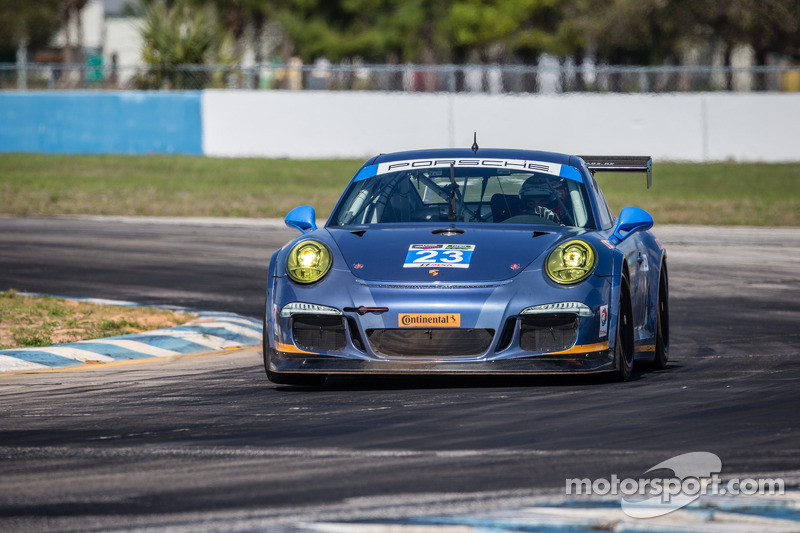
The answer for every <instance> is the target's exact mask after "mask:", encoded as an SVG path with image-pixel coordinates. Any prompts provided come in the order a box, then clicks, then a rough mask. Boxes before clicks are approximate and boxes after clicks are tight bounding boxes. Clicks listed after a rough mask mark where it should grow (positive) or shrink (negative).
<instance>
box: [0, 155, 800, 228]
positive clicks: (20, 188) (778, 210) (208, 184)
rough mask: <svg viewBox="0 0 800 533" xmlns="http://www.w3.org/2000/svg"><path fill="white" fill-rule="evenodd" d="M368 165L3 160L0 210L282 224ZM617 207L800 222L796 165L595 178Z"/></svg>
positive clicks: (706, 219) (682, 219)
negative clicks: (280, 220)
mask: <svg viewBox="0 0 800 533" xmlns="http://www.w3.org/2000/svg"><path fill="white" fill-rule="evenodd" d="M362 163H363V161H362V160H347V159H339V160H314V161H307V160H303V161H300V160H289V159H218V158H210V157H191V156H116V155H115V156H110V155H102V156H88V155H87V156H83V155H38V154H37V155H34V154H0V213H2V214H9V215H75V214H86V215H134V216H135V215H146V216H210V217H253V218H283V217H284V216H285V215H286V213H287V212H288V211H289V210H290V209H292V208H293V207H296V206H298V205H303V204H310V205H313V206H314V207H315V208H316V210H317V215H318V218H319V219H323V218H326V217H327V215H328V214H330V212H331V210H332V209H333V206H334V204H335V202H336V200H337V199H338V198H339V195H340V194H341V192H342V190H343V189H344V187H345V186H346V185H347V183H348V182H349V180H350V179H351V177H352V176H353V174H355V172H356V170H357V169H358V168H359V166H360V165H361V164H362ZM597 178H598V181H599V182H600V186H601V187H602V188H603V191H604V192H605V194H606V197H607V199H608V201H609V203H610V204H611V206H612V207H613V209H614V210H615V212H617V213H618V212H619V211H620V209H621V208H622V207H624V206H626V205H636V206H638V207H641V208H643V209H646V210H647V211H649V212H650V213H651V214H652V215H653V217H654V218H655V220H656V222H657V223H658V224H708V225H748V226H798V225H800V164H796V163H786V164H766V163H765V164H756V163H743V164H737V163H706V164H691V163H662V162H659V161H656V162H655V163H654V167H653V187H652V188H651V189H649V190H648V189H647V188H646V187H645V179H644V177H643V176H641V175H638V174H602V173H601V174H598V176H597Z"/></svg>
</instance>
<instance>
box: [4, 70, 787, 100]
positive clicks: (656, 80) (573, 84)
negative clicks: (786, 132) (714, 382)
mask: <svg viewBox="0 0 800 533" xmlns="http://www.w3.org/2000/svg"><path fill="white" fill-rule="evenodd" d="M211 88H215V89H246V90H258V89H286V90H329V91H392V92H444V93H485V94H525V93H538V94H560V93H574V92H580V93H667V92H704V91H785V92H797V91H800V66H791V65H787V66H768V67H748V68H738V67H712V66H660V67H619V66H602V65H601V66H571V65H568V64H567V65H564V64H558V63H556V64H554V65H539V66H536V67H529V66H520V65H435V66H430V65H348V64H345V65H324V66H320V65H316V66H309V65H301V64H296V65H292V64H290V65H275V64H270V65H255V66H250V67H241V66H225V65H182V66H166V65H165V66H160V67H145V66H135V67H133V66H102V65H100V66H93V65H66V64H61V63H48V64H43V63H23V64H20V63H5V64H0V90H65V89H99V90H120V89H140V90H202V89H211Z"/></svg>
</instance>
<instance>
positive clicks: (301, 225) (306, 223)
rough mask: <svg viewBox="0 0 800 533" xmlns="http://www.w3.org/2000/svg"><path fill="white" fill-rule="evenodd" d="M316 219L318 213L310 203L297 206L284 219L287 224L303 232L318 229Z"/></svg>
mask: <svg viewBox="0 0 800 533" xmlns="http://www.w3.org/2000/svg"><path fill="white" fill-rule="evenodd" d="M316 220H317V214H316V213H315V212H314V208H313V207H311V206H310V205H301V206H300V207H295V208H294V209H292V210H291V211H289V214H287V215H286V218H285V219H283V221H284V223H285V224H286V225H287V226H289V227H290V228H297V229H299V230H300V231H301V232H303V233H308V232H309V231H313V230H315V229H317V223H316Z"/></svg>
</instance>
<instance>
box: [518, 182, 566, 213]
mask: <svg viewBox="0 0 800 533" xmlns="http://www.w3.org/2000/svg"><path fill="white" fill-rule="evenodd" d="M519 199H520V201H521V202H522V208H523V209H525V207H526V206H527V205H528V202H531V201H534V200H535V202H536V205H537V206H543V207H547V208H550V209H552V208H554V207H555V206H556V205H557V203H558V202H557V201H556V200H557V198H556V193H555V191H554V189H553V188H552V187H551V186H549V185H548V184H547V183H545V182H544V181H543V180H542V178H540V177H538V176H531V177H530V178H528V179H527V180H525V183H523V184H522V187H520V189H519Z"/></svg>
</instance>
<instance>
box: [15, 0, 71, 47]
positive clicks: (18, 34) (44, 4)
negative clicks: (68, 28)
mask: <svg viewBox="0 0 800 533" xmlns="http://www.w3.org/2000/svg"><path fill="white" fill-rule="evenodd" d="M60 3H61V0H38V1H36V2H30V1H27V0H0V61H13V58H14V56H15V54H16V51H17V49H18V48H20V46H24V47H27V48H29V49H32V50H36V49H39V48H45V47H47V46H48V45H49V44H50V41H51V40H52V39H53V36H54V35H55V34H56V32H57V31H58V28H59V27H60V23H61V21H60V18H59V5H60Z"/></svg>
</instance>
